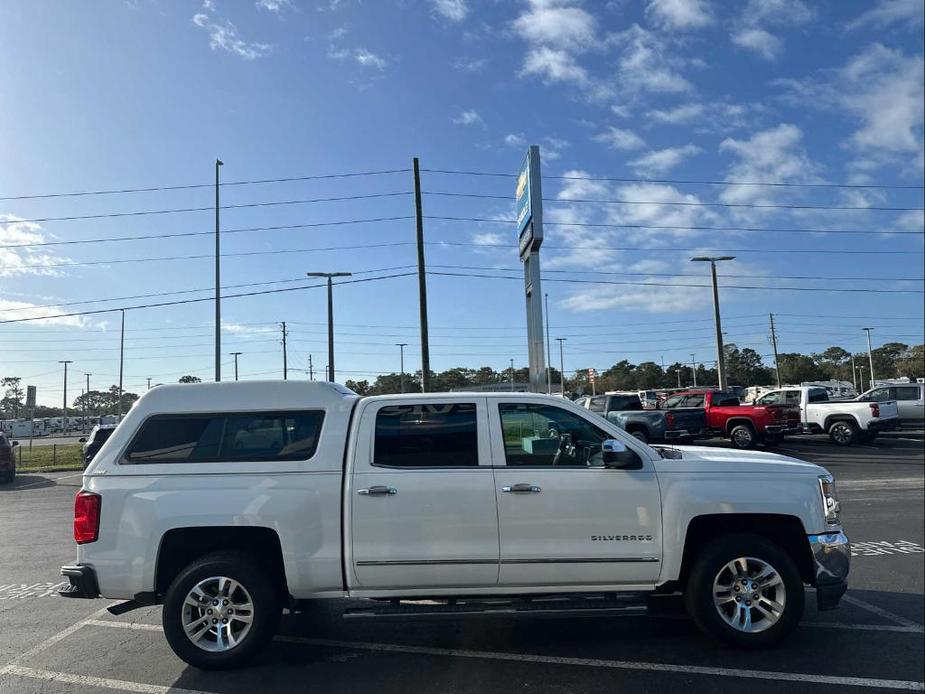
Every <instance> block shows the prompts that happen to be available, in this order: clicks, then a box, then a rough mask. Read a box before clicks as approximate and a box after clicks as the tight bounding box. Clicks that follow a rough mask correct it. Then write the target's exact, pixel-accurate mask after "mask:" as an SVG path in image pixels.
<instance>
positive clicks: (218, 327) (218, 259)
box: [215, 159, 224, 383]
mask: <svg viewBox="0 0 925 694" xmlns="http://www.w3.org/2000/svg"><path fill="white" fill-rule="evenodd" d="M220 166H224V162H223V161H222V160H221V159H216V160H215V381H216V383H217V382H218V381H221V380H222V293H221V283H222V241H221V238H222V237H221V232H220V229H221V225H220V223H219V210H220V208H219V198H218V188H219V182H218V169H219V167H220Z"/></svg>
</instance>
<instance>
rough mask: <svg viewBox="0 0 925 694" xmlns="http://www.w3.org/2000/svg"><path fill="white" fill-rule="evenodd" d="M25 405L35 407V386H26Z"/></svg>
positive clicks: (32, 408) (31, 408) (30, 407)
mask: <svg viewBox="0 0 925 694" xmlns="http://www.w3.org/2000/svg"><path fill="white" fill-rule="evenodd" d="M26 407H27V408H29V409H30V410H34V409H35V386H26Z"/></svg>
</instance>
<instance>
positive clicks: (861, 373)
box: [858, 366, 864, 393]
mask: <svg viewBox="0 0 925 694" xmlns="http://www.w3.org/2000/svg"><path fill="white" fill-rule="evenodd" d="M858 380H859V381H860V382H861V392H862V393H863V392H864V367H863V366H859V367H858Z"/></svg>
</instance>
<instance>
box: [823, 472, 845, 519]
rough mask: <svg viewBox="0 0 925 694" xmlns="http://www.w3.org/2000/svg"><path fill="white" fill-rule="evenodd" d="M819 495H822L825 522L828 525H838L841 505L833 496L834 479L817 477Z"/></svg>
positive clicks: (828, 476)
mask: <svg viewBox="0 0 925 694" xmlns="http://www.w3.org/2000/svg"><path fill="white" fill-rule="evenodd" d="M819 493H820V494H822V508H823V510H824V511H825V522H826V523H827V524H828V525H838V512H839V511H840V510H841V504H839V503H838V498H837V497H836V496H835V478H833V477H832V475H819Z"/></svg>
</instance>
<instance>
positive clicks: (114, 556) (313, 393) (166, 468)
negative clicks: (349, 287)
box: [62, 381, 850, 668]
mask: <svg viewBox="0 0 925 694" xmlns="http://www.w3.org/2000/svg"><path fill="white" fill-rule="evenodd" d="M74 538H75V540H76V542H77V558H76V562H75V563H74V564H73V565H69V566H65V567H62V574H63V575H64V576H66V577H68V579H69V583H70V587H69V588H68V589H66V590H63V591H62V595H64V596H67V597H72V598H96V597H98V596H103V597H106V598H111V599H122V600H126V601H127V602H125V603H122V604H120V605H116V606H113V607H110V608H109V609H110V611H112V612H114V613H122V612H125V611H127V610H129V609H132V608H134V607H138V606H140V605H152V604H162V605H163V610H162V623H163V627H164V633H165V636H166V638H167V640H168V642H169V644H170V645H171V647H172V648H173V650H174V651H175V652H176V653H177V655H179V657H181V658H182V659H183V660H185V661H186V662H187V663H190V664H192V665H194V666H197V667H200V668H228V667H234V666H238V665H241V664H242V663H244V662H246V661H247V660H248V659H249V658H251V657H252V656H253V655H255V654H256V653H257V652H258V651H259V650H260V649H261V648H262V647H264V646H265V645H266V644H267V643H268V642H269V640H270V639H271V638H272V637H273V635H274V633H275V631H276V629H277V625H278V623H279V620H280V615H281V612H282V610H283V609H290V610H298V609H300V606H302V605H304V601H308V600H312V601H316V600H322V599H343V598H350V599H356V600H357V601H358V602H359V603H361V604H360V606H359V607H356V606H355V605H356V604H357V603H356V602H353V601H352V600H351V602H349V603H347V604H346V611H345V616H353V617H357V618H382V617H391V616H395V615H396V614H404V615H407V614H412V613H413V614H414V615H416V616H420V615H421V613H422V612H426V613H441V611H449V612H450V613H451V614H460V613H471V612H491V611H498V608H499V606H501V608H502V609H501V611H502V612H504V613H509V612H514V611H516V612H519V611H525V612H528V613H529V612H530V611H531V610H532V611H539V612H541V613H548V612H549V611H550V610H554V609H559V608H564V606H566V605H568V606H569V608H568V609H570V610H576V611H580V610H584V611H585V612H587V610H589V609H590V610H606V609H608V608H614V607H615V605H620V604H622V603H620V600H621V599H623V600H628V599H631V598H632V599H636V598H638V599H640V600H643V602H644V600H645V597H646V596H649V595H651V594H653V593H669V594H674V593H680V594H682V595H683V596H684V600H685V604H686V606H687V610H688V612H689V613H690V614H691V616H692V617H693V619H694V621H695V622H696V623H697V625H699V627H700V628H701V629H702V630H704V631H705V632H707V633H709V634H712V635H714V636H716V637H719V638H721V639H724V640H726V641H729V642H731V643H734V644H739V645H744V646H753V647H757V646H768V645H771V644H774V643H776V642H778V641H780V640H781V639H782V638H784V637H785V636H786V635H787V634H788V633H789V632H790V631H792V630H793V629H794V628H795V627H796V625H797V623H798V622H799V620H800V618H801V616H802V613H803V606H804V584H808V585H811V586H814V587H815V588H816V591H815V595H816V599H817V604H818V606H819V607H820V608H821V609H831V608H834V607H835V606H837V604H838V602H839V599H840V598H841V596H842V594H843V593H844V591H845V588H846V582H845V579H846V576H847V574H848V568H849V561H850V560H849V557H850V551H849V546H848V540H847V538H846V537H845V535H844V533H843V532H842V528H841V524H840V521H839V503H838V501H837V499H836V496H835V488H834V482H833V479H832V477H831V475H829V474H828V472H827V471H826V470H825V469H823V468H821V467H819V466H817V465H813V464H810V463H805V462H802V461H799V460H795V459H793V458H787V457H783V456H778V455H774V454H771V453H757V452H740V451H730V450H717V449H710V448H702V447H690V448H686V449H670V448H657V447H650V446H647V445H645V444H643V443H642V442H640V441H638V440H636V439H635V438H633V437H632V436H629V435H628V434H627V433H626V432H625V431H624V430H623V429H621V428H620V427H618V426H616V425H615V424H613V423H612V422H609V421H607V420H605V419H603V418H601V417H599V416H598V415H595V414H593V413H591V412H589V411H588V410H586V409H582V408H581V407H578V406H577V405H575V404H574V403H572V402H569V401H567V400H565V399H563V398H556V397H551V396H547V395H534V394H523V393H513V392H512V393H432V394H407V395H391V396H377V397H364V398H361V397H359V396H358V395H356V394H355V393H353V392H352V391H350V390H348V389H346V388H344V387H343V386H339V385H336V384H333V383H318V382H304V381H303V382H296V381H281V382H269V381H267V382H260V381H249V382H238V383H235V382H231V383H207V384H195V385H165V386H160V387H158V388H154V389H152V390H150V391H148V392H146V393H145V394H144V395H143V396H142V397H141V398H140V399H139V400H138V401H137V402H136V404H135V405H134V406H133V407H132V409H131V410H130V412H129V413H128V415H127V416H126V417H125V419H124V421H123V422H122V423H121V424H120V425H119V427H118V428H117V429H116V431H115V432H114V433H113V434H112V436H111V437H110V438H109V440H107V441H106V443H105V444H104V445H103V447H102V448H101V449H100V451H99V453H97V455H96V456H95V457H94V458H93V461H92V462H91V463H90V466H89V467H88V468H87V470H86V471H85V472H84V475H83V485H82V488H81V490H80V491H79V492H78V494H77V496H76V500H75V513H74ZM541 598H542V599H541ZM422 601H423V602H422Z"/></svg>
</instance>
